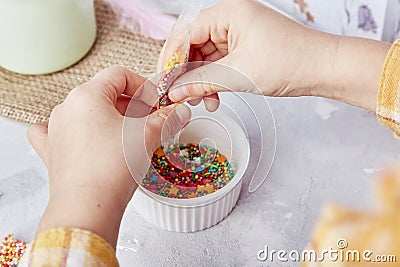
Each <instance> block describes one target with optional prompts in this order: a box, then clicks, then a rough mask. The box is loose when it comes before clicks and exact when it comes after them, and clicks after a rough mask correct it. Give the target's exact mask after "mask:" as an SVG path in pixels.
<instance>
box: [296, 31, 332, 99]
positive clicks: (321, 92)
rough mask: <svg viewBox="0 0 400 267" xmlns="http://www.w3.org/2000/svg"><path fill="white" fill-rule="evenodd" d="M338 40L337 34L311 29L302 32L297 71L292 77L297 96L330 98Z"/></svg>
mask: <svg viewBox="0 0 400 267" xmlns="http://www.w3.org/2000/svg"><path fill="white" fill-rule="evenodd" d="M339 42H340V39H339V38H338V36H335V35H332V34H328V33H324V32H319V31H315V30H311V29H307V30H306V31H305V32H304V34H303V44H304V45H303V47H302V48H301V49H302V50H303V52H302V53H301V59H300V61H299V62H300V64H299V66H298V69H299V71H298V72H297V73H296V75H295V79H294V80H295V81H296V82H295V88H296V95H297V96H318V97H326V98H331V97H330V96H331V95H330V94H331V93H332V92H333V91H332V84H333V83H334V82H333V79H332V78H333V76H332V70H333V66H334V65H335V59H336V53H337V49H338V46H339ZM336 82H337V81H336ZM336 93H338V92H336Z"/></svg>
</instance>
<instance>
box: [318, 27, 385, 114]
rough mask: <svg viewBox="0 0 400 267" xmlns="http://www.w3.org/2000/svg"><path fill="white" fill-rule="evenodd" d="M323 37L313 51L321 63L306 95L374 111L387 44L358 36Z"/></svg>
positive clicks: (327, 35)
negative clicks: (308, 93) (309, 91)
mask: <svg viewBox="0 0 400 267" xmlns="http://www.w3.org/2000/svg"><path fill="white" fill-rule="evenodd" d="M324 35H326V37H324V38H321V39H322V40H321V41H320V42H319V46H320V47H319V48H318V49H316V50H315V51H316V54H315V55H314V57H315V58H316V59H317V60H318V61H321V62H320V63H319V64H315V66H314V70H313V72H314V73H315V82H314V83H313V84H311V86H312V90H311V93H310V95H313V96H319V97H325V98H329V99H333V100H337V101H341V102H344V103H347V104H351V105H355V106H358V107H361V108H364V109H367V110H370V111H375V109H376V99H377V91H378V87H379V81H380V76H381V72H382V66H383V64H384V61H385V58H386V54H387V52H388V50H389V48H390V45H389V44H387V43H384V42H379V41H375V40H370V39H364V38H358V37H348V36H337V35H332V34H324ZM317 47H318V45H317ZM323 47H324V48H323Z"/></svg>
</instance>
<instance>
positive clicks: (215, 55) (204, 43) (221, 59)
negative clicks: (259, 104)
mask: <svg viewBox="0 0 400 267" xmlns="http://www.w3.org/2000/svg"><path fill="white" fill-rule="evenodd" d="M192 25H193V26H192V29H191V30H192V36H191V44H192V45H191V55H190V57H189V59H190V61H211V62H215V63H219V64H215V63H212V64H206V65H204V66H201V67H198V68H195V69H194V70H192V71H189V72H187V73H186V74H184V75H182V76H181V77H180V78H179V79H177V80H176V82H175V84H174V86H173V87H172V88H171V91H170V93H169V98H170V99H171V100H172V101H174V102H180V101H186V100H190V101H192V102H193V101H194V102H195V103H197V102H198V99H200V98H202V97H204V96H213V98H216V96H215V93H217V92H221V91H228V90H229V91H231V90H233V91H242V92H250V93H255V94H263V95H266V96H303V95H313V96H322V97H327V98H331V99H335V100H339V101H343V102H346V103H349V104H353V105H357V106H360V107H363V108H366V109H369V110H375V106H376V95H377V89H378V84H379V79H380V73H381V69H382V66H383V62H384V59H385V56H386V54H387V51H388V49H389V47H390V46H389V45H388V44H385V43H383V42H377V41H373V40H367V39H362V38H354V37H342V36H336V35H332V34H328V33H323V32H319V31H315V30H312V29H310V28H307V27H306V26H304V25H302V24H299V23H297V22H295V21H293V20H291V19H289V18H287V17H285V16H283V15H281V14H279V13H277V12H275V11H273V10H271V9H269V8H267V7H265V6H263V5H262V4H261V3H258V2H257V1H254V0H223V1H222V2H221V3H219V4H218V5H216V6H214V7H211V8H209V9H206V10H203V11H201V12H200V14H199V15H198V16H197V18H196V19H195V21H194V22H193V24H192ZM175 39H176V41H175V44H172V45H170V46H169V47H168V48H167V49H171V51H174V50H176V49H177V48H178V47H179V46H180V41H179V37H177V38H175ZM171 51H165V52H166V53H168V54H171ZM161 58H162V56H161ZM220 64H222V65H220ZM246 77H248V78H249V79H250V80H251V82H249V81H250V80H249V79H248V78H246ZM194 82H196V84H195V83H194ZM189 83H192V84H189ZM253 83H254V84H255V85H254V84H253ZM183 84H186V85H185V86H182V85H183ZM218 85H223V86H225V88H224V87H222V86H218ZM256 87H258V88H259V89H257V88H256ZM206 104H207V103H206Z"/></svg>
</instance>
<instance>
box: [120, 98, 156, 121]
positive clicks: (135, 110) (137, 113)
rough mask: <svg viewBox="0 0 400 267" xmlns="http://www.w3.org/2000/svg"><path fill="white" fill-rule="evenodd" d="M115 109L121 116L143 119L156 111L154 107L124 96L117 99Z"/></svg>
mask: <svg viewBox="0 0 400 267" xmlns="http://www.w3.org/2000/svg"><path fill="white" fill-rule="evenodd" d="M116 108H117V110H118V111H119V113H120V114H121V115H122V116H125V117H130V118H143V117H145V116H147V115H149V114H151V113H153V112H154V111H155V110H156V108H155V107H154V106H149V105H148V104H146V103H144V102H143V101H140V100H137V99H135V98H132V97H130V96H125V95H122V96H120V97H119V98H118V99H117V104H116Z"/></svg>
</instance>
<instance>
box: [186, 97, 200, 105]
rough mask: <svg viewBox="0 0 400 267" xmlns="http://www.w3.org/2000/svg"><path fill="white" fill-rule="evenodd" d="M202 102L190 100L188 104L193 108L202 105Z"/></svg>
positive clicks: (198, 99)
mask: <svg viewBox="0 0 400 267" xmlns="http://www.w3.org/2000/svg"><path fill="white" fill-rule="evenodd" d="M201 100H202V99H201V98H197V99H193V100H189V101H188V103H189V104H190V105H191V106H197V105H198V104H200V102H201Z"/></svg>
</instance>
